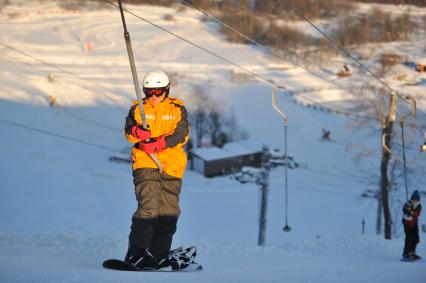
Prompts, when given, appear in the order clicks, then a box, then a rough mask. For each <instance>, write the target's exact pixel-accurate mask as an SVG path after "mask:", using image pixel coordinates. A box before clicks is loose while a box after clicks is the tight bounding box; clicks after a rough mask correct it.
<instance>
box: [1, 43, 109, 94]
mask: <svg viewBox="0 0 426 283" xmlns="http://www.w3.org/2000/svg"><path fill="white" fill-rule="evenodd" d="M0 45H2V46H4V47H5V48H7V49H10V50H13V51H15V52H17V53H19V54H22V55H24V56H26V57H29V58H31V59H33V60H35V61H37V62H39V63H42V64H44V65H47V66H49V67H51V68H53V69H56V70H59V71H61V72H62V73H64V74H67V75H69V76H72V77H74V78H77V79H79V80H82V81H85V82H88V83H89V84H90V85H95V86H97V87H99V88H101V89H103V90H105V91H107V92H110V93H115V91H114V90H112V89H110V88H108V87H106V86H104V85H101V84H99V83H97V82H95V81H91V80H89V79H86V78H83V77H81V76H79V75H77V74H75V73H73V72H70V71H68V70H65V69H64V68H61V67H59V66H57V65H54V64H52V63H49V62H47V61H45V60H42V59H40V58H37V57H35V56H33V55H31V54H29V53H27V52H25V51H22V50H20V49H18V48H16V47H14V46H11V45H9V44H6V43H4V42H0ZM109 96H110V97H112V96H111V95H109ZM114 98H115V97H114Z"/></svg>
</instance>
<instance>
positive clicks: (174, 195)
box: [129, 168, 182, 258]
mask: <svg viewBox="0 0 426 283" xmlns="http://www.w3.org/2000/svg"><path fill="white" fill-rule="evenodd" d="M133 183H134V184H135V194H136V200H137V202H138V208H137V210H136V212H135V213H134V214H133V217H132V226H131V230H130V235H129V244H130V245H133V246H136V247H138V248H140V249H146V248H148V249H149V251H150V252H151V253H152V254H153V255H154V256H155V257H156V258H164V257H166V256H167V255H168V253H169V251H170V248H171V245H172V239H173V234H174V233H175V232H176V224H177V220H178V217H179V214H180V208H179V194H180V190H181V187H182V179H179V178H176V177H173V176H170V175H167V174H164V173H163V174H160V172H159V171H158V169H152V168H143V169H136V170H135V171H133Z"/></svg>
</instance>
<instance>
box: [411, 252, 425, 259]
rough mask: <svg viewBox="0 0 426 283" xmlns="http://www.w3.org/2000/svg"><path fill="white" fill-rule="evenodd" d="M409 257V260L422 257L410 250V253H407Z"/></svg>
mask: <svg viewBox="0 0 426 283" xmlns="http://www.w3.org/2000/svg"><path fill="white" fill-rule="evenodd" d="M408 258H409V259H411V260H419V259H422V257H421V256H419V255H417V254H416V253H415V252H412V253H410V255H409V257H408Z"/></svg>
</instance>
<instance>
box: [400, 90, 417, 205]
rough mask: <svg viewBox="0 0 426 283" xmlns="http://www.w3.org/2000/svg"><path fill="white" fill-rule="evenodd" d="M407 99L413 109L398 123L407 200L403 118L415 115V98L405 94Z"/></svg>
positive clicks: (406, 188)
mask: <svg viewBox="0 0 426 283" xmlns="http://www.w3.org/2000/svg"><path fill="white" fill-rule="evenodd" d="M405 98H406V99H407V101H411V102H412V106H413V110H412V111H411V112H410V113H409V114H407V115H405V116H403V117H402V118H401V120H400V121H399V122H400V125H401V139H402V156H403V162H404V181H405V194H406V198H407V200H408V180H407V161H406V158H405V137H404V122H405V119H407V118H408V117H413V118H414V117H416V100H415V99H414V98H413V97H412V96H409V95H408V96H406V97H405Z"/></svg>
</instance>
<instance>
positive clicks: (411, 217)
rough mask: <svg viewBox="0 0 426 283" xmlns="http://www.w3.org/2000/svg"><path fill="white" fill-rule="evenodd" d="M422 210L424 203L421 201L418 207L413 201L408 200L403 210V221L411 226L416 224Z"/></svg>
mask: <svg viewBox="0 0 426 283" xmlns="http://www.w3.org/2000/svg"><path fill="white" fill-rule="evenodd" d="M421 211H422V205H421V204H420V203H419V204H418V205H417V207H414V206H413V204H412V203H411V201H408V202H407V203H405V205H404V208H403V209H402V212H403V213H404V217H403V219H402V222H403V223H404V224H405V225H407V226H410V227H413V226H416V225H417V223H418V221H419V217H420V212H421Z"/></svg>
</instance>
